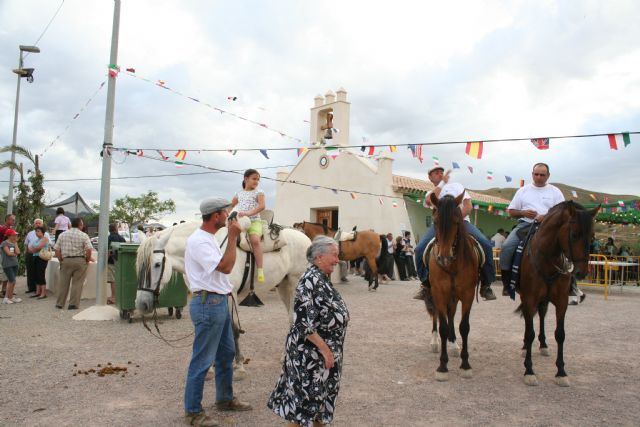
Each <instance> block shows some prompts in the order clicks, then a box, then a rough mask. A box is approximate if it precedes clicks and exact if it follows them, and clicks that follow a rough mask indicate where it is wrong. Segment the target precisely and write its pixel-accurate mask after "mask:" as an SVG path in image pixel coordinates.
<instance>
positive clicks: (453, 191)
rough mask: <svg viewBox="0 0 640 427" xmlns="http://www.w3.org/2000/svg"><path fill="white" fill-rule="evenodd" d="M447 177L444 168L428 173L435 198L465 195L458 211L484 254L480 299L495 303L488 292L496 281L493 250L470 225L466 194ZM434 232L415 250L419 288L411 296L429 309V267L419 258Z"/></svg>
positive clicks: (469, 206)
mask: <svg viewBox="0 0 640 427" xmlns="http://www.w3.org/2000/svg"><path fill="white" fill-rule="evenodd" d="M449 173H450V171H447V173H444V168H443V167H442V166H435V167H432V168H431V169H430V170H429V181H431V182H432V183H433V185H435V186H436V187H435V188H434V189H433V192H434V193H435V195H436V196H438V198H440V197H444V196H452V197H458V196H459V195H460V194H462V193H463V192H464V198H463V200H462V204H461V205H460V210H461V211H462V216H463V218H464V223H465V226H466V229H467V232H468V233H469V234H471V235H472V236H473V237H474V238H475V239H476V240H477V241H478V243H480V246H482V249H483V250H484V254H485V263H484V264H483V265H482V266H480V267H481V268H480V283H481V286H480V296H482V297H483V298H484V299H485V300H488V301H490V300H494V299H496V296H495V295H494V293H493V291H492V290H491V283H492V282H493V281H495V280H496V272H495V267H494V266H493V249H492V247H491V242H489V240H488V239H487V238H486V237H485V236H484V234H482V232H481V231H480V230H478V228H476V227H475V226H474V225H473V224H471V222H469V212H470V211H471V196H469V194H468V193H467V192H466V191H465V189H464V187H463V186H462V184H459V183H455V182H449ZM424 201H425V207H431V205H430V203H431V202H430V201H429V193H427V194H426V195H425V197H424ZM435 235H436V232H435V229H434V227H433V225H432V226H431V227H429V229H428V230H427V232H426V233H425V235H424V237H423V238H422V240H420V243H418V246H417V247H416V256H415V261H416V270H417V273H418V277H419V278H420V280H421V281H422V286H421V288H420V290H419V291H418V293H417V294H416V295H415V296H414V298H415V299H425V301H426V302H427V304H428V305H431V304H432V302H431V285H430V284H429V271H428V269H429V266H428V265H425V264H424V262H423V260H422V254H423V253H424V251H425V249H426V247H427V244H428V243H429V242H430V241H431V240H432V239H433V238H434V237H435Z"/></svg>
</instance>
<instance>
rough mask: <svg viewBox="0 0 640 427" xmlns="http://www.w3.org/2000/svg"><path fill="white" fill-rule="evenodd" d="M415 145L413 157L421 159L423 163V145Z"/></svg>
mask: <svg viewBox="0 0 640 427" xmlns="http://www.w3.org/2000/svg"><path fill="white" fill-rule="evenodd" d="M413 147H414V150H412V151H413V157H415V158H416V159H418V160H420V163H422V145H414V146H413Z"/></svg>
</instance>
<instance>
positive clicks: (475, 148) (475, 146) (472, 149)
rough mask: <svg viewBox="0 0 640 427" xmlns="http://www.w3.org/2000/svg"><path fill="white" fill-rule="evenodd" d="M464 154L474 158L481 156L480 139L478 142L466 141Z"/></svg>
mask: <svg viewBox="0 0 640 427" xmlns="http://www.w3.org/2000/svg"><path fill="white" fill-rule="evenodd" d="M464 152H465V154H466V155H467V156H469V157H473V158H474V159H481V158H482V141H480V142H467V148H466V149H465V150H464Z"/></svg>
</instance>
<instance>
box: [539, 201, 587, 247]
mask: <svg viewBox="0 0 640 427" xmlns="http://www.w3.org/2000/svg"><path fill="white" fill-rule="evenodd" d="M572 206H573V208H574V209H575V211H576V217H575V218H576V222H577V224H578V230H580V231H581V232H582V233H583V234H585V239H584V240H585V246H586V251H585V253H589V244H590V243H591V241H590V239H589V236H591V231H592V230H591V212H589V211H588V210H586V209H585V208H584V206H582V205H581V204H580V203H577V202H574V201H573V200H567V201H564V202H561V203H558V204H557V205H555V206H554V207H552V208H551V209H549V212H547V215H546V219H548V220H551V222H554V221H555V222H557V220H556V216H559V215H560V214H561V213H562V212H563V211H564V210H565V209H570V208H571V207H572ZM542 224H544V221H543V222H542ZM558 225H559V224H558Z"/></svg>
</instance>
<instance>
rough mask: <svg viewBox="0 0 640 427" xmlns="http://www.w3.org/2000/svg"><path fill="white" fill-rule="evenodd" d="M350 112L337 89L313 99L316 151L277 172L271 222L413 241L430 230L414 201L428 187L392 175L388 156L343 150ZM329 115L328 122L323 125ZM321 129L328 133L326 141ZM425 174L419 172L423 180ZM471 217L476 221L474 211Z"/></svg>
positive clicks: (429, 187)
mask: <svg viewBox="0 0 640 427" xmlns="http://www.w3.org/2000/svg"><path fill="white" fill-rule="evenodd" d="M350 107H351V104H350V103H349V102H348V101H347V92H346V91H345V90H344V89H343V88H340V89H338V90H337V92H336V93H335V94H334V93H333V92H332V91H328V92H327V93H326V94H325V96H324V97H323V96H321V95H317V96H316V97H315V98H314V105H313V107H312V108H311V117H310V135H309V138H310V139H309V141H310V142H311V144H312V146H314V147H320V148H319V149H311V150H308V151H306V152H304V153H303V154H302V155H301V156H300V158H299V160H298V164H297V165H296V166H295V167H294V168H293V170H291V171H288V170H280V171H278V180H279V182H278V183H276V200H275V208H274V211H275V217H274V220H275V222H277V223H279V224H282V225H289V226H290V225H293V224H294V223H297V222H302V221H307V222H315V223H325V224H326V225H327V226H329V228H333V229H337V228H341V229H342V230H345V231H350V230H351V229H352V228H353V227H354V226H357V227H358V230H374V231H376V232H377V233H379V234H387V233H392V234H393V236H394V237H395V236H399V235H401V232H402V231H411V234H412V236H413V237H414V238H415V239H416V240H417V239H419V238H420V237H421V236H422V235H423V234H424V232H425V231H426V229H427V227H428V226H429V225H430V224H431V211H430V209H426V208H424V207H423V206H422V203H418V202H416V198H424V195H425V193H426V192H428V191H430V190H432V189H433V184H431V182H429V181H424V180H420V179H415V178H410V177H405V176H399V175H393V173H392V166H393V160H394V159H393V158H392V157H390V156H389V155H388V154H384V153H383V154H381V155H378V156H376V158H375V159H369V158H366V157H365V156H364V155H363V153H362V152H361V151H360V144H358V145H356V146H351V145H349V115H350ZM329 114H331V115H332V121H331V120H329V121H328V115H329ZM327 127H331V128H332V129H331V131H330V132H329V133H330V135H327V129H326V128H327ZM327 136H330V137H331V138H328V137H327ZM427 168H428V167H427V166H424V169H425V170H424V174H425V176H426V174H427ZM293 182H295V183H293ZM299 184H306V185H299ZM334 190H335V191H334ZM339 190H348V191H339ZM405 195H407V196H413V197H404V196H405ZM470 195H471V197H472V199H473V200H474V201H480V202H485V203H505V202H506V203H508V201H507V200H504V199H501V198H496V197H491V196H487V195H484V194H479V193H475V192H470ZM385 196H386V197H385ZM474 215H475V216H476V220H477V215H478V211H474Z"/></svg>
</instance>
